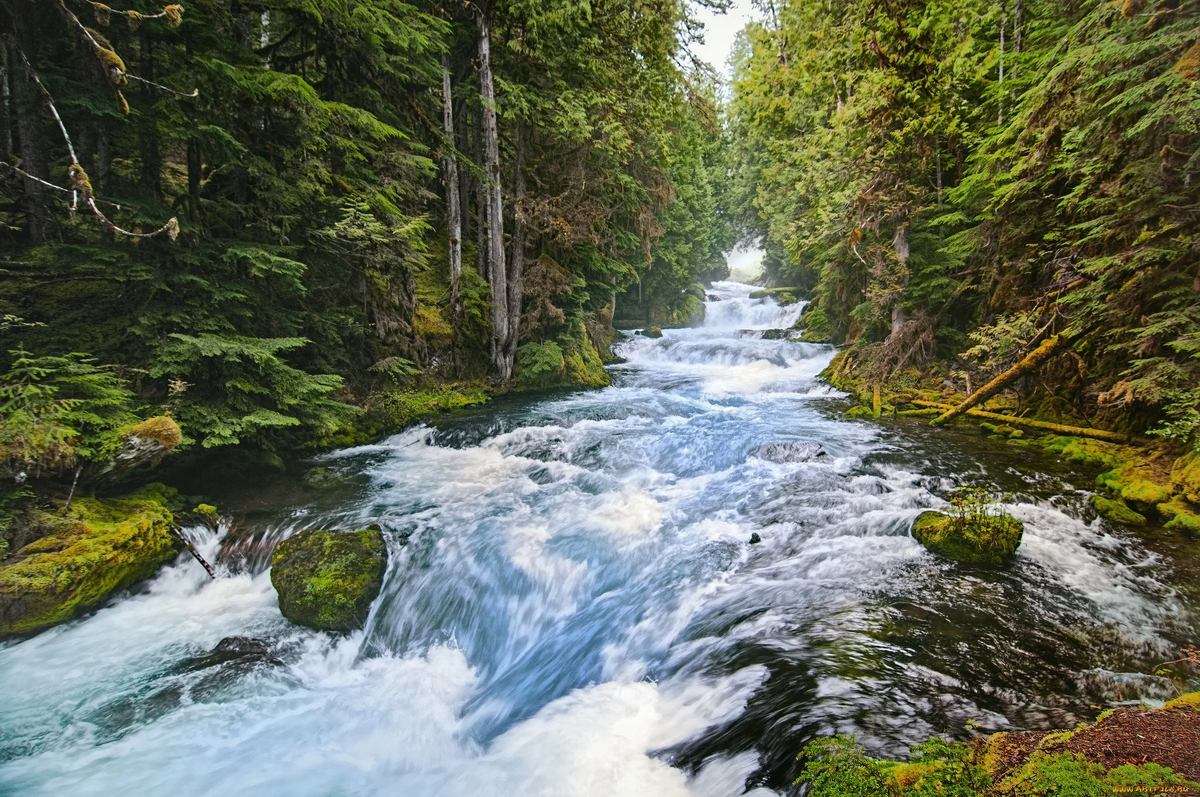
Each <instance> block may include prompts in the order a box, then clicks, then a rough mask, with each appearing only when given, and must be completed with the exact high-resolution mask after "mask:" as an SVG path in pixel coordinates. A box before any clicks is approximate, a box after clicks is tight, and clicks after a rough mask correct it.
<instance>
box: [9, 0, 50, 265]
mask: <svg viewBox="0 0 1200 797" xmlns="http://www.w3.org/2000/svg"><path fill="white" fill-rule="evenodd" d="M17 8H18V10H17V13H16V14H15V15H14V19H13V25H14V29H15V33H16V41H17V46H18V47H20V48H21V52H23V53H24V54H25V58H21V57H20V56H18V57H16V58H14V59H13V63H14V64H15V65H16V66H17V68H16V69H14V70H13V89H14V94H15V97H14V99H15V100H16V102H15V103H14V109H15V111H16V117H17V139H18V144H19V151H20V153H21V169H22V170H23V171H26V172H28V173H29V174H30V175H32V176H33V177H39V178H41V179H43V180H46V179H48V178H49V176H50V174H49V171H50V170H49V165H48V162H47V160H46V152H45V150H44V149H43V147H42V144H43V142H44V141H45V136H44V135H43V129H42V97H41V94H40V93H39V92H38V89H37V84H36V83H34V81H33V77H32V76H31V75H30V74H29V69H30V65H33V66H36V65H37V62H38V46H37V45H38V33H37V31H36V30H35V29H34V28H35V26H36V25H37V20H36V19H35V16H36V10H35V8H34V3H33V2H31V1H30V0H26V2H23V3H18V5H17ZM26 59H28V64H26V62H25V61H26ZM24 183H25V196H24V199H23V205H24V210H25V219H26V230H27V232H28V235H29V240H30V242H31V243H41V242H42V241H43V240H45V238H46V231H47V227H48V226H49V223H50V214H49V210H48V208H47V207H46V201H45V197H44V194H45V191H44V190H43V188H42V185H41V183H39V182H38V181H37V180H33V179H31V178H29V177H26V178H24Z"/></svg>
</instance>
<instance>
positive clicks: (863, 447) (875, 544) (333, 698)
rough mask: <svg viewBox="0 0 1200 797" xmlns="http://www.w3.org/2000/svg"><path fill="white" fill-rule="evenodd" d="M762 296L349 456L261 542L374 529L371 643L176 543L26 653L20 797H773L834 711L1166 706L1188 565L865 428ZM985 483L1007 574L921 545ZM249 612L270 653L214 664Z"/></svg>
mask: <svg viewBox="0 0 1200 797" xmlns="http://www.w3.org/2000/svg"><path fill="white" fill-rule="evenodd" d="M752 290H753V288H752V287H751V286H748V285H741V284H738V283H732V282H725V283H717V284H716V285H714V287H713V288H712V289H711V291H710V294H713V295H715V296H716V297H718V298H717V299H716V300H710V302H709V303H708V306H707V321H706V324H705V326H704V327H702V328H698V329H687V330H666V331H665V332H664V336H663V337H662V338H661V339H650V338H644V337H640V336H636V335H635V336H630V337H627V338H626V339H624V340H623V341H622V342H621V343H620V344H618V347H617V353H618V354H619V355H620V356H621V357H622V358H623V359H624V362H623V363H622V364H620V365H617V366H614V367H613V368H612V373H613V377H614V385H613V386H612V387H610V388H606V389H604V390H599V391H594V392H587V393H577V394H571V395H568V396H557V397H552V398H545V399H540V400H536V401H533V402H532V403H529V404H526V405H523V406H510V407H508V408H506V409H485V410H484V411H482V412H480V413H478V414H477V415H474V416H470V417H467V418H460V419H454V420H448V421H445V422H441V423H439V424H437V425H436V426H435V427H427V426H420V427H416V428H412V429H409V430H407V431H405V432H403V433H401V434H398V435H395V436H393V437H391V438H388V439H387V440H384V441H382V442H380V443H378V444H375V445H370V446H363V447H359V448H355V449H349V450H345V451H340V452H336V453H334V454H331V455H328V456H326V457H324V458H323V459H324V461H323V462H322V463H321V464H323V465H325V466H327V467H331V468H334V469H336V470H338V471H339V472H342V473H344V474H346V475H347V476H348V477H351V478H352V479H355V480H357V481H354V482H353V483H354V484H357V485H358V487H356V488H354V490H352V491H351V492H350V493H348V494H341V495H340V496H339V497H338V499H337V500H335V501H332V502H330V501H326V500H322V499H319V498H314V500H313V502H312V503H311V504H305V505H298V506H286V507H280V509H279V511H278V513H277V514H276V516H275V518H274V520H273V521H271V522H270V523H267V524H265V525H264V526H263V528H261V529H259V536H260V537H261V538H262V539H265V540H267V541H273V540H278V539H282V538H283V537H285V536H286V535H288V534H290V533H293V532H295V531H298V530H301V529H304V528H311V527H332V528H344V529H352V528H360V527H362V526H364V525H366V524H368V523H372V522H378V523H380V524H381V525H382V526H383V528H384V529H385V531H386V532H387V535H388V538H389V545H390V551H391V561H390V565H389V571H388V574H387V578H386V581H385V585H384V589H383V592H382V594H381V596H380V598H379V600H378V601H377V602H376V603H375V605H374V607H373V610H372V614H371V617H370V619H369V621H368V623H367V626H366V628H365V629H364V631H362V632H360V633H357V634H354V635H352V636H349V637H346V638H334V637H331V636H329V635H325V634H319V633H315V632H309V631H305V630H302V629H298V628H296V627H293V626H291V625H290V624H288V623H287V622H286V621H284V620H283V619H282V617H281V616H280V615H279V612H278V609H277V607H276V602H275V595H274V592H273V590H272V588H271V586H270V580H269V575H268V574H267V573H266V572H265V571H264V568H265V561H264V560H263V557H262V556H257V557H250V558H249V559H248V560H247V561H244V562H240V563H239V561H237V560H236V557H235V559H234V561H231V562H230V563H229V564H227V565H226V566H225V570H224V573H223V576H222V577H221V578H219V579H217V580H216V581H210V580H209V579H208V578H207V576H206V575H205V574H204V572H203V571H202V570H201V568H200V567H199V565H197V564H195V563H194V562H192V561H191V560H184V559H181V560H180V561H179V563H178V564H177V565H175V566H173V567H171V568H168V569H167V570H165V571H164V572H163V573H162V574H160V575H159V576H158V577H157V578H156V579H155V580H154V581H153V582H152V583H151V584H150V586H149V589H148V590H146V591H143V592H141V593H139V594H136V595H130V596H127V597H124V598H123V599H121V600H120V601H118V602H116V603H114V604H113V605H111V606H109V607H107V608H105V609H102V610H101V611H98V612H96V613H95V614H94V615H92V616H90V617H88V618H85V619H82V620H79V621H77V622H74V623H71V624H69V625H66V626H63V627H60V628H56V629H53V630H51V631H48V632H46V633H44V634H42V635H40V636H38V637H35V638H33V639H30V640H26V641H21V642H15V643H8V644H7V645H5V646H4V647H3V648H0V793H4V794H30V795H50V794H54V795H59V794H64V793H72V794H85V795H89V794H97V795H100V794H104V795H108V794H117V793H129V794H139V795H159V794H161V795H171V796H172V797H183V795H202V794H231V795H235V794H236V795H279V794H288V795H404V796H405V797H424V795H437V796H439V797H440V796H442V795H445V796H447V797H451V796H453V797H459V796H462V797H486V796H489V795H495V797H509V796H512V797H516V796H517V795H521V796H525V795H545V796H546V797H550V796H551V795H553V796H555V797H557V796H558V795H573V796H576V795H577V796H578V797H600V796H601V795H603V796H605V797H610V796H611V797H625V796H626V795H628V797H635V796H636V797H641V796H644V795H655V796H656V797H672V796H674V795H679V796H680V797H685V796H689V795H697V796H701V795H702V796H704V797H726V795H737V794H742V793H751V794H755V795H756V796H757V797H762V796H763V795H768V794H772V793H775V794H785V793H787V792H788V788H789V785H788V784H790V782H791V780H792V779H793V778H794V777H795V775H796V774H797V773H796V764H795V761H794V758H795V755H796V753H797V752H798V750H799V748H800V747H801V746H802V745H803V743H804V741H806V740H807V739H809V738H811V737H812V736H814V735H817V734H820V733H829V732H832V731H835V730H836V731H844V732H857V733H858V734H859V737H860V740H861V741H863V742H865V743H866V744H867V745H868V746H869V747H870V749H871V750H873V751H874V752H877V753H886V754H892V755H900V754H903V752H904V750H905V748H906V746H907V745H909V744H911V743H915V742H918V741H923V740H924V738H925V737H926V736H928V735H929V734H931V733H946V734H949V735H951V736H953V737H955V738H965V736H966V735H968V733H969V732H968V731H967V722H968V721H969V720H974V721H975V722H976V723H978V726H979V728H980V730H982V731H990V730H1000V729H1006V728H1027V727H1052V726H1057V725H1062V724H1064V723H1067V722H1072V721H1075V720H1077V719H1082V718H1085V717H1090V716H1091V714H1092V713H1093V712H1092V711H1091V710H1090V708H1089V706H1090V705H1092V704H1097V703H1105V702H1109V701H1116V700H1122V699H1130V698H1137V697H1149V698H1155V697H1161V696H1164V695H1165V694H1166V691H1165V690H1166V686H1165V684H1164V683H1161V682H1159V681H1157V680H1156V679H1154V678H1148V677H1145V676H1138V675H1136V674H1135V673H1136V672H1138V671H1139V670H1141V669H1144V668H1145V667H1148V666H1149V665H1150V664H1152V663H1153V662H1152V660H1153V659H1154V658H1155V656H1157V655H1158V654H1160V653H1163V652H1170V650H1171V649H1172V648H1173V646H1174V645H1175V644H1176V643H1177V642H1178V641H1179V640H1180V639H1183V638H1184V637H1185V635H1186V631H1187V629H1188V627H1189V625H1191V624H1193V623H1194V617H1195V615H1194V611H1193V608H1192V607H1189V606H1187V605H1186V604H1185V603H1184V602H1183V601H1182V599H1181V598H1179V597H1178V596H1177V594H1176V592H1175V590H1174V589H1173V588H1172V587H1171V578H1172V576H1171V573H1170V568H1169V566H1168V564H1167V563H1165V562H1163V561H1161V560H1160V559H1159V558H1158V557H1156V556H1155V555H1153V554H1151V553H1149V552H1147V551H1146V550H1145V549H1143V548H1142V547H1140V546H1139V545H1138V544H1137V543H1136V542H1134V541H1132V540H1131V539H1129V538H1127V537H1124V536H1121V535H1119V534H1117V533H1116V532H1114V531H1113V530H1111V529H1108V528H1106V527H1104V526H1103V525H1101V522H1100V521H1096V520H1092V521H1090V522H1088V521H1085V520H1084V519H1082V518H1083V517H1084V516H1085V513H1084V509H1083V507H1084V503H1085V497H1086V496H1083V495H1081V494H1080V493H1078V492H1077V491H1075V490H1074V489H1073V488H1072V487H1071V485H1069V484H1067V483H1066V482H1064V481H1062V480H1061V479H1060V478H1059V477H1058V476H1055V475H1047V474H1045V473H1042V472H1039V471H1038V470H1036V467H1037V466H1036V464H1035V463H1031V462H1029V461H1028V460H1029V459H1030V457H1029V456H1028V454H1027V453H1026V454H1024V455H1022V453H1021V452H1020V451H1017V452H1016V453H1013V452H1012V451H1007V450H1001V449H999V448H998V449H997V450H996V451H993V452H988V451H986V450H985V449H986V446H985V447H984V450H983V453H980V451H981V449H977V448H971V447H968V446H964V445H962V444H961V441H960V440H958V439H957V438H956V437H955V436H954V434H953V433H933V432H930V431H928V429H927V427H922V428H921V429H920V430H918V429H917V427H915V426H910V427H905V426H887V425H883V426H881V425H877V424H868V423H861V422H849V421H845V420H842V419H841V418H840V412H839V409H840V406H841V405H840V404H839V399H838V396H837V394H836V393H835V392H834V391H832V390H831V389H829V388H828V387H827V386H825V385H823V384H822V383H820V382H819V381H818V379H817V374H818V373H819V372H820V371H821V370H822V369H823V368H824V366H825V365H826V364H827V363H828V361H829V359H830V358H831V357H832V355H833V349H832V347H829V346H823V345H815V344H807V343H800V342H797V341H792V340H787V339H770V340H768V339H764V338H763V336H762V334H763V331H764V330H768V329H785V328H790V327H791V326H792V325H793V324H794V323H795V322H796V320H797V319H798V318H799V316H800V313H801V311H802V306H801V305H793V306H791V307H779V306H778V305H776V304H775V303H774V301H772V300H770V299H757V300H756V299H750V298H749V296H748V295H749V293H750V292H751V291H752ZM771 444H788V445H785V446H782V447H776V448H775V449H772V450H771V453H767V452H766V451H764V450H763V449H761V448H760V447H762V446H768V445H771ZM972 479H980V480H988V481H990V482H992V483H996V484H998V485H999V486H1000V487H1001V488H1003V489H1004V490H1007V491H1011V492H1013V493H1014V498H1013V501H1012V505H1011V507H1010V510H1011V511H1012V512H1013V513H1014V514H1015V515H1016V516H1017V517H1019V518H1020V519H1021V520H1023V521H1024V522H1025V524H1026V534H1025V541H1024V544H1023V545H1022V547H1021V549H1020V551H1019V554H1018V558H1017V561H1016V562H1015V563H1014V564H1012V565H1011V566H1009V567H1005V568H993V569H987V568H969V567H964V566H959V565H953V564H950V563H947V562H944V561H942V560H939V559H936V558H935V557H933V556H932V555H930V554H928V553H927V552H926V551H925V550H924V549H923V548H922V547H921V546H920V545H918V544H917V543H916V542H915V541H914V540H913V539H912V538H911V536H910V535H909V526H910V525H911V522H912V520H913V518H915V517H916V515H917V514H919V513H920V512H921V511H922V510H923V509H926V508H930V507H936V506H939V505H940V504H941V499H940V498H938V495H939V493H940V492H942V491H944V490H945V489H946V488H948V487H950V486H952V485H954V484H957V483H960V482H962V481H964V480H972ZM190 533H191V534H192V535H193V537H194V538H195V539H198V540H201V545H200V547H201V549H202V551H203V552H204V553H205V554H206V555H207V556H208V557H209V558H210V559H218V558H222V557H221V549H222V546H223V545H225V544H226V542H227V540H226V534H225V532H222V533H221V534H210V533H208V532H203V531H201V530H199V529H193V530H191V531H190ZM754 533H757V534H759V535H760V536H761V538H762V542H761V543H760V544H757V545H753V546H751V545H749V544H748V543H749V539H750V537H751V534H754ZM223 558H224V559H225V560H228V559H229V557H223ZM231 635H241V636H249V637H255V638H259V639H264V640H267V641H269V642H270V644H271V647H272V654H271V656H270V657H269V659H268V660H264V661H260V662H258V663H254V662H251V663H248V664H247V663H244V662H243V663H240V664H239V663H236V662H234V663H230V664H226V665H221V666H216V667H203V668H197V667H196V666H189V662H194V661H195V659H196V657H199V656H203V655H204V654H205V653H206V652H207V651H209V650H210V649H211V648H212V647H213V646H214V645H216V643H217V642H218V641H219V640H221V639H222V638H223V637H227V636H231Z"/></svg>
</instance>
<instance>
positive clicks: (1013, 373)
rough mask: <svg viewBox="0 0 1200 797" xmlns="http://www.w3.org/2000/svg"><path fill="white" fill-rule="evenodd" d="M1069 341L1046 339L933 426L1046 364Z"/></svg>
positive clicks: (942, 422)
mask: <svg viewBox="0 0 1200 797" xmlns="http://www.w3.org/2000/svg"><path fill="white" fill-rule="evenodd" d="M1070 341H1071V339H1070V338H1068V337H1067V336H1066V335H1062V334H1059V335H1054V336H1053V337H1049V338H1046V339H1045V340H1043V341H1042V342H1041V344H1040V345H1039V346H1038V347H1037V348H1036V349H1034V350H1033V351H1031V352H1029V354H1026V355H1025V356H1024V357H1023V358H1021V361H1020V362H1018V363H1017V364H1016V365H1014V366H1013V367H1012V368H1009V369H1008V370H1007V371H1005V372H1004V373H1002V374H1000V375H999V376H997V377H996V378H995V379H993V380H992V381H990V382H988V383H987V384H986V385H984V386H983V387H981V388H979V389H978V390H976V391H975V392H974V393H972V394H971V395H970V396H968V397H967V399H966V401H964V402H963V403H962V404H959V405H958V406H957V407H955V408H953V409H951V410H947V411H946V412H945V413H943V414H942V415H940V416H939V417H937V418H934V419H933V425H934V426H941V425H942V424H944V423H947V422H949V421H952V420H954V419H955V418H957V417H958V416H959V415H962V414H963V413H964V412H966V411H967V410H969V409H971V408H972V407H974V406H975V405H976V404H980V403H982V402H984V401H987V400H988V399H989V398H991V397H992V396H994V395H996V394H997V393H999V392H1000V391H1001V390H1003V389H1004V388H1005V387H1006V386H1007V385H1008V384H1009V383H1010V382H1012V381H1013V380H1015V379H1017V378H1019V377H1021V376H1024V375H1025V374H1027V373H1029V372H1030V371H1032V370H1034V369H1036V368H1038V367H1039V366H1040V365H1041V364H1042V363H1044V362H1046V360H1049V359H1050V358H1051V357H1053V356H1054V355H1055V354H1057V353H1058V352H1059V351H1060V350H1061V349H1062V348H1063V347H1064V346H1066V345H1067V344H1068V343H1070Z"/></svg>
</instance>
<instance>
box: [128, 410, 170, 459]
mask: <svg viewBox="0 0 1200 797" xmlns="http://www.w3.org/2000/svg"><path fill="white" fill-rule="evenodd" d="M121 436H122V437H140V438H142V439H143V440H153V441H154V442H156V443H158V444H159V445H160V446H162V447H163V448H165V449H166V450H168V451H170V450H171V449H173V448H175V447H176V446H177V445H179V444H180V443H181V442H182V441H183V431H182V430H181V429H180V428H179V424H177V423H175V421H173V420H171V419H170V418H168V417H167V416H165V415H159V416H158V417H155V418H147V419H146V420H144V421H142V422H141V423H137V424H134V425H133V426H130V427H129V428H127V429H125V430H124V431H123V432H122V433H121Z"/></svg>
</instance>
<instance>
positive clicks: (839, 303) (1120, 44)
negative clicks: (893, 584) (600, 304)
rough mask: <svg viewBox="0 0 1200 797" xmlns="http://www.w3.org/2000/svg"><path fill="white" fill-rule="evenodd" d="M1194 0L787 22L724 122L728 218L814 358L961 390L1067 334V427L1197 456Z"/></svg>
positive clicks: (892, 12) (779, 10) (906, 8)
mask: <svg viewBox="0 0 1200 797" xmlns="http://www.w3.org/2000/svg"><path fill="white" fill-rule="evenodd" d="M1197 21H1198V17H1197V9H1196V7H1195V5H1194V4H1192V3H1189V2H1179V1H1178V0H1163V1H1162V2H1145V0H1124V2H1116V3H1113V2H1074V0H1068V1H1067V2H1059V1H1058V0H1055V2H1039V1H1038V0H1001V1H1000V2H965V3H964V2H947V3H942V2H937V0H920V1H919V2H917V1H914V2H910V1H909V0H898V1H897V2H889V3H873V2H844V3H841V2H817V3H799V2H797V3H790V2H789V3H782V4H772V5H771V8H770V15H769V16H768V18H767V22H765V23H763V24H759V25H755V26H752V27H750V28H749V29H748V30H747V36H746V39H745V41H744V43H743V47H742V50H741V52H740V53H739V56H738V60H737V71H736V75H735V78H734V92H733V95H734V96H733V99H732V102H731V105H730V108H729V119H730V121H729V142H730V145H729V146H730V164H731V167H730V168H731V171H730V173H731V176H732V179H733V181H734V187H733V188H732V189H731V196H730V202H731V205H730V208H731V215H732V216H733V217H734V219H735V221H736V222H737V224H738V225H739V228H740V229H742V230H743V235H746V234H756V235H760V236H762V239H763V241H764V245H765V248H766V250H767V253H768V256H767V266H768V269H769V271H770V274H771V276H772V278H773V279H774V280H775V281H776V283H777V284H786V285H796V286H799V287H802V288H804V289H805V290H807V291H811V294H812V297H813V305H812V309H811V310H810V313H809V316H808V319H807V321H806V323H805V327H806V334H807V335H808V338H809V339H812V340H829V341H832V342H842V341H853V342H855V343H858V344H860V348H861V349H862V352H861V355H862V360H861V362H863V371H864V373H865V374H867V375H868V376H869V378H871V379H874V380H888V379H894V378H895V377H896V375H897V374H899V373H901V372H902V371H904V370H905V369H906V368H914V367H915V368H918V369H924V368H926V367H927V366H928V365H929V364H930V362H931V361H937V362H941V363H944V364H945V365H946V369H945V372H944V373H943V375H945V376H947V377H948V378H950V379H953V380H955V382H956V383H957V385H958V386H959V389H960V390H961V389H962V388H963V387H964V386H965V387H966V393H971V392H972V391H971V387H972V380H974V382H973V384H974V385H975V386H978V385H981V384H982V383H984V382H986V381H987V379H989V378H991V377H992V376H994V375H995V374H997V373H999V372H1000V371H1003V370H1004V369H1006V368H1008V367H1011V366H1012V365H1013V364H1014V363H1016V362H1017V361H1019V360H1020V359H1021V358H1022V357H1023V356H1024V355H1025V354H1026V353H1028V352H1029V351H1030V350H1031V349H1033V348H1035V347H1037V346H1038V345H1039V344H1040V343H1041V342H1042V341H1044V340H1047V339H1049V338H1052V337H1054V336H1061V339H1062V341H1063V342H1064V343H1067V342H1069V343H1070V346H1069V349H1070V351H1069V354H1068V355H1067V356H1061V357H1057V358H1055V359H1054V360H1053V362H1051V363H1050V364H1048V365H1047V366H1046V367H1045V368H1044V369H1043V370H1042V371H1041V372H1040V373H1039V374H1037V375H1036V378H1030V379H1026V380H1025V382H1026V384H1025V385H1024V386H1023V390H1022V391H1021V392H1022V394H1023V395H1022V399H1023V403H1024V406H1025V407H1026V408H1031V409H1032V410H1033V411H1034V412H1036V413H1037V414H1039V415H1044V416H1047V417H1050V418H1055V417H1060V418H1061V417H1065V418H1074V419H1076V420H1079V421H1081V422H1083V423H1084V424H1085V425H1088V426H1091V425H1096V426H1103V427H1106V428H1114V429H1119V430H1121V431H1126V432H1132V433H1138V434H1142V433H1150V434H1153V435H1158V436H1160V437H1161V438H1164V439H1167V440H1170V441H1174V442H1175V443H1178V444H1180V445H1183V446H1186V447H1190V446H1194V445H1197V444H1200V437H1198V436H1197V435H1198V433H1200V389H1198V387H1197V386H1198V385H1200V257H1198V256H1197V255H1198V250H1197V238H1196V234H1197V222H1198V221H1200V182H1198V180H1197V174H1198V171H1200V91H1198V89H1197V86H1198V84H1197V78H1198V77H1200V40H1198V39H1197V36H1196V29H1197Z"/></svg>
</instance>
